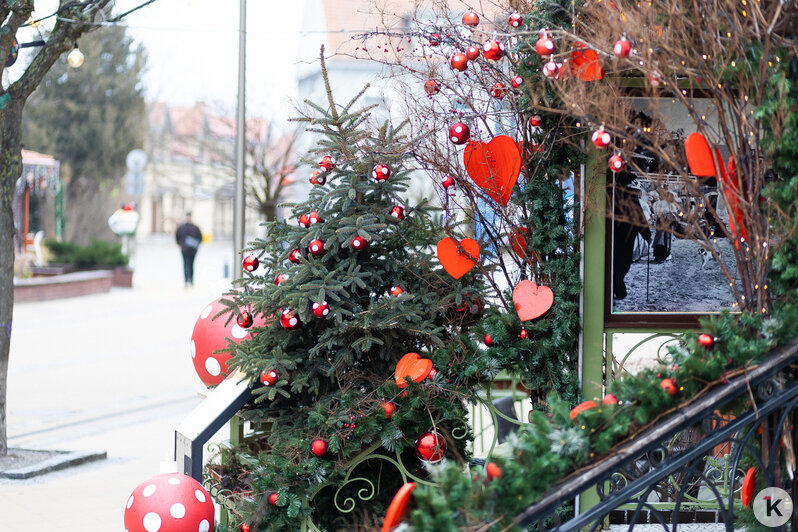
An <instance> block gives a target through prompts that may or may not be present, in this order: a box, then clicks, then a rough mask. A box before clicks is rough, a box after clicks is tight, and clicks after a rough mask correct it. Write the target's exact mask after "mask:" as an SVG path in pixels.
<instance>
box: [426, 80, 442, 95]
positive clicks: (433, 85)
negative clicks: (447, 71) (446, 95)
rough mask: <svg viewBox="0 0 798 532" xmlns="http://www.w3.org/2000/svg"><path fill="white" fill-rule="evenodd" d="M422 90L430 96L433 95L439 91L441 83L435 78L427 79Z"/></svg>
mask: <svg viewBox="0 0 798 532" xmlns="http://www.w3.org/2000/svg"><path fill="white" fill-rule="evenodd" d="M424 92H426V93H427V94H429V95H430V96H434V95H436V94H438V93H439V92H441V84H440V83H439V82H438V80H437V79H428V80H427V81H425V82H424Z"/></svg>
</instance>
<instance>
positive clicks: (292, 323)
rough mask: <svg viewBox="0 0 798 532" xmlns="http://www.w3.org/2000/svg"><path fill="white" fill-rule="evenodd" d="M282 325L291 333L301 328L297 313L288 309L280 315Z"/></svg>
mask: <svg viewBox="0 0 798 532" xmlns="http://www.w3.org/2000/svg"><path fill="white" fill-rule="evenodd" d="M280 325H282V326H283V328H284V329H288V330H289V331H290V330H293V329H296V328H297V327H299V317H298V316H297V315H296V313H295V312H294V311H293V310H291V309H290V308H287V309H285V310H284V311H283V313H282V314H281V315H280Z"/></svg>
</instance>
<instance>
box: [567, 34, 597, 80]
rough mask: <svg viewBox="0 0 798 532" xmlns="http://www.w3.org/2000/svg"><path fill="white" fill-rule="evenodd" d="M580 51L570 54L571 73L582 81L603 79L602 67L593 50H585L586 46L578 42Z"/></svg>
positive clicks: (577, 45)
mask: <svg viewBox="0 0 798 532" xmlns="http://www.w3.org/2000/svg"><path fill="white" fill-rule="evenodd" d="M575 46H576V47H577V48H580V50H574V51H573V52H571V72H573V74H574V76H576V78H577V79H581V80H582V81H597V80H600V79H602V78H603V77H604V67H603V66H602V65H601V61H599V57H598V54H597V53H596V51H595V50H589V49H588V50H585V49H584V48H586V46H587V45H585V44H584V43H581V42H578V43H576V45H575Z"/></svg>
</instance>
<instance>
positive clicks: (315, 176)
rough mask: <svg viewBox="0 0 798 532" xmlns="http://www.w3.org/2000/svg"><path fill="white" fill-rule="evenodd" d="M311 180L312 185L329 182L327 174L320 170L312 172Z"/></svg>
mask: <svg viewBox="0 0 798 532" xmlns="http://www.w3.org/2000/svg"><path fill="white" fill-rule="evenodd" d="M308 181H310V184H311V185H323V184H324V183H326V182H327V176H326V175H325V174H323V173H321V172H320V171H319V170H313V173H312V174H310V179H308Z"/></svg>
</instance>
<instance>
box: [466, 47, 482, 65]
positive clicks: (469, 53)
mask: <svg viewBox="0 0 798 532" xmlns="http://www.w3.org/2000/svg"><path fill="white" fill-rule="evenodd" d="M465 54H466V59H468V60H469V61H473V60H474V59H476V58H478V57H479V48H477V47H476V46H469V47H468V48H466V51H465Z"/></svg>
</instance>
